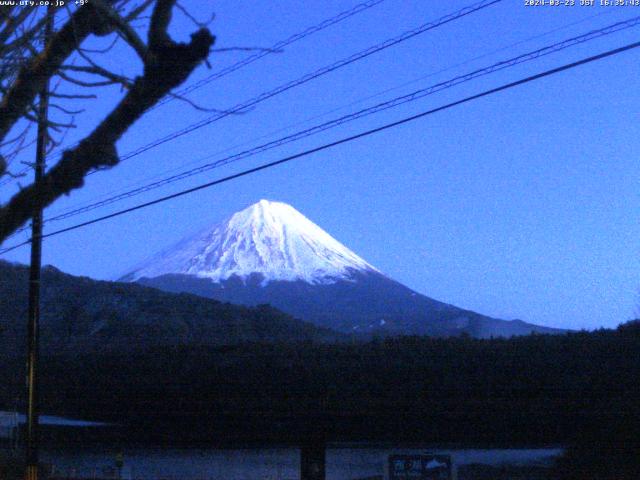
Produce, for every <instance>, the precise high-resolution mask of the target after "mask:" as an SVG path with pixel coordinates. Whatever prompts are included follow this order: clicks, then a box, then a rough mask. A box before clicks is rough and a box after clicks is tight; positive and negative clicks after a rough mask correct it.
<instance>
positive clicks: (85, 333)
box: [0, 261, 344, 355]
mask: <svg viewBox="0 0 640 480" xmlns="http://www.w3.org/2000/svg"><path fill="white" fill-rule="evenodd" d="M28 278H29V271H28V268H27V267H25V266H22V265H15V264H10V263H7V262H2V261H0V345H2V349H3V354H5V355H6V354H14V355H15V354H20V353H23V352H24V349H25V346H26V339H25V335H26V318H27V297H28ZM41 337H42V340H41V346H42V347H41V348H42V350H43V353H44V354H45V355H46V354H53V353H55V354H64V353H73V354H81V353H97V352H104V353H109V352H112V353H118V354H121V353H131V352H134V351H144V350H146V349H149V348H156V347H170V346H184V345H191V346H198V345H200V346H218V345H232V344H241V343H245V342H273V341H293V342H296V341H312V342H316V341H318V342H324V341H330V342H335V341H339V340H341V339H342V338H343V337H344V336H342V335H339V334H337V333H334V332H331V331H329V330H326V329H322V328H318V327H315V326H313V325H311V324H310V323H305V322H301V321H299V320H296V319H294V318H292V317H291V316H290V315H287V314H284V313H282V312H280V311H278V310H276V309H275V308H272V307H270V306H267V305H262V306H258V307H244V306H237V305H230V304H228V303H226V304H225V303H221V302H218V301H215V300H210V299H207V298H202V297H198V296H196V295H190V294H172V293H166V292H162V291H160V290H156V289H153V288H148V287H144V286H142V285H137V284H129V283H115V282H103V281H96V280H92V279H90V278H86V277H75V276H72V275H67V274H64V273H62V272H60V271H59V270H57V269H55V268H53V267H45V268H44V269H43V272H42V301H41Z"/></svg>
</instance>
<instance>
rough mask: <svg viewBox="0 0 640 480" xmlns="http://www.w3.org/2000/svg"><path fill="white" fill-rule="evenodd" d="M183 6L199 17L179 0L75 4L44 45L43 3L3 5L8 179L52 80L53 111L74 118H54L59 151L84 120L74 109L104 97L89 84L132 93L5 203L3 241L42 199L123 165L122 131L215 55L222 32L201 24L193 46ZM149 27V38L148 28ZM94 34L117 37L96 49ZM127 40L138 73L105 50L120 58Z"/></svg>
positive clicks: (3, 167)
mask: <svg viewBox="0 0 640 480" xmlns="http://www.w3.org/2000/svg"><path fill="white" fill-rule="evenodd" d="M174 8H177V9H180V10H181V11H182V12H184V13H185V14H187V15H188V16H189V17H191V15H190V14H188V12H187V11H186V10H185V9H184V8H183V7H182V6H181V5H179V4H177V2H176V0H141V1H139V2H137V3H136V2H132V1H131V0H90V2H87V3H85V4H83V5H81V6H80V7H78V8H77V9H75V10H73V11H72V10H70V9H68V10H64V9H60V10H59V11H58V12H56V16H57V22H56V23H57V24H60V25H59V28H55V29H54V32H53V33H52V34H51V36H50V38H49V41H47V42H44V41H43V32H44V28H45V24H46V20H47V13H46V12H45V11H44V10H45V9H44V8H43V7H40V8H27V7H21V6H0V62H1V64H0V93H1V94H2V101H1V102H0V154H1V155H0V179H2V177H3V176H4V177H5V178H8V176H16V175H19V174H20V172H19V171H16V170H15V168H13V165H12V161H13V159H15V158H16V156H17V155H18V154H19V152H20V151H22V150H23V149H25V148H26V147H27V146H29V144H30V141H29V139H30V138H32V137H33V135H32V130H33V129H32V128H31V127H32V125H33V124H34V123H37V121H38V117H37V112H38V109H37V101H38V94H39V92H40V91H41V90H42V89H43V87H44V86H45V84H46V82H47V81H49V80H51V81H52V84H53V88H52V93H51V99H52V100H51V107H52V111H53V110H55V111H57V112H58V113H59V114H60V115H62V116H63V118H64V120H57V119H56V120H51V119H50V120H48V127H49V130H50V132H52V133H51V135H49V138H48V144H49V148H54V147H56V146H57V145H59V144H61V142H62V138H61V136H63V135H64V132H65V131H66V129H68V128H72V127H74V126H75V125H74V116H75V115H77V114H79V113H80V110H77V109H76V107H75V106H76V105H78V104H80V105H81V104H82V102H84V101H88V100H89V99H91V98H95V94H93V93H92V92H90V91H89V89H91V88H94V87H103V86H108V85H120V86H121V88H122V89H123V90H124V91H125V93H124V95H123V97H122V98H121V100H120V101H119V102H118V103H117V104H116V105H114V106H113V108H112V109H111V111H110V112H109V113H108V114H107V115H106V117H105V118H104V119H103V120H102V121H101V122H100V123H99V124H98V125H97V126H96V127H95V128H94V129H93V131H91V132H90V133H89V134H88V135H86V136H85V137H84V138H83V139H82V140H81V141H79V142H78V143H76V144H75V145H74V146H72V147H69V148H67V149H66V150H64V151H63V152H62V154H61V155H60V157H59V160H58V161H57V163H55V165H53V166H51V168H50V169H49V170H48V171H47V172H46V174H45V175H44V177H43V180H42V182H41V183H40V184H38V185H34V184H31V185H28V186H25V187H24V188H22V189H21V190H20V191H19V192H17V193H16V194H15V195H13V196H12V197H11V198H10V199H9V200H8V201H7V202H6V203H5V204H3V205H0V243H2V242H3V241H4V240H5V239H6V238H7V237H8V236H9V235H11V234H12V233H13V232H15V231H16V230H17V229H18V228H19V227H21V226H22V225H23V224H25V223H26V222H27V221H28V220H29V219H30V217H31V215H32V212H33V211H34V209H35V208H36V206H37V205H38V204H40V205H41V206H42V207H46V206H48V205H50V204H51V203H53V202H54V201H55V200H56V199H57V198H59V197H60V196H62V195H65V194H69V193H70V192H71V191H72V190H74V189H77V188H80V187H81V186H82V185H83V183H84V178H85V176H86V175H87V174H88V173H89V172H90V171H92V170H97V169H105V168H111V167H113V166H115V165H117V164H118V162H119V157H118V152H117V150H116V142H117V141H118V140H119V139H120V137H121V136H122V135H123V134H124V133H125V132H126V131H127V130H128V129H129V128H130V127H131V126H132V125H133V124H134V123H135V122H136V121H137V120H138V119H139V118H140V117H141V116H142V115H143V114H144V113H145V112H146V111H147V110H148V109H150V108H151V107H153V106H154V105H155V104H156V103H157V102H158V101H159V100H160V99H161V98H163V97H164V96H165V95H168V94H169V95H170V94H171V90H172V89H174V88H176V87H177V86H179V85H181V84H182V83H183V82H184V81H185V80H186V79H187V77H188V76H189V75H190V74H191V73H192V72H193V70H194V69H195V68H196V67H197V66H198V65H200V64H201V63H203V62H205V61H206V59H207V57H208V55H209V52H210V50H211V47H212V45H213V43H214V40H215V39H214V37H213V36H212V34H211V33H210V31H209V30H208V28H206V26H205V25H202V24H198V25H199V28H198V30H197V31H196V32H194V33H193V34H192V35H191V40H190V41H189V42H188V43H179V42H176V41H174V40H172V38H171V37H170V36H169V34H168V28H169V24H170V21H171V15H172V12H173V10H174ZM63 14H64V15H63ZM194 21H195V20H194ZM141 29H142V30H144V31H145V32H146V41H145V40H143V37H142V36H140V35H139V33H138V31H139V30H141ZM92 36H96V37H105V38H106V40H109V41H110V42H111V44H110V46H108V47H107V48H104V49H102V50H96V49H89V48H88V47H86V43H87V41H88V39H89V38H90V37H92ZM106 40H105V41H106ZM118 41H120V42H121V43H122V42H124V44H125V45H126V46H127V47H128V48H129V49H130V50H131V51H132V52H133V53H132V54H133V55H135V56H137V57H138V58H139V60H140V63H141V67H142V71H141V72H140V74H139V75H138V76H136V77H134V78H128V77H126V76H124V75H122V74H119V73H116V72H114V71H113V70H112V69H109V68H107V67H105V66H102V65H101V64H100V63H101V62H100V59H101V57H100V56H101V55H102V56H108V55H112V48H113V45H114V44H115V43H116V42H118ZM68 86H72V87H73V88H72V89H69V88H66V87H68ZM65 88H66V90H65ZM70 103H72V104H73V105H74V108H73V109H72V108H70V107H69V104H70Z"/></svg>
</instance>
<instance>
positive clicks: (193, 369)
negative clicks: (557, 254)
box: [0, 323, 640, 446]
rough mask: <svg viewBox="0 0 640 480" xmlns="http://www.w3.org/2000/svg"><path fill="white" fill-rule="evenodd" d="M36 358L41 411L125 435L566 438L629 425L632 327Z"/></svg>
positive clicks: (13, 387)
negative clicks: (102, 424) (117, 428)
mask: <svg viewBox="0 0 640 480" xmlns="http://www.w3.org/2000/svg"><path fill="white" fill-rule="evenodd" d="M42 366H43V369H42V383H43V385H42V405H43V411H44V412H47V413H51V414H59V415H67V416H72V417H82V418H88V419H99V420H105V421H109V422H115V423H118V424H120V425H122V426H125V427H126V429H127V432H128V433H127V436H129V438H132V439H133V438H136V435H137V436H138V437H139V438H140V439H145V438H152V437H153V438H164V437H167V438H171V439H172V441H173V442H178V441H184V442H194V441H204V442H206V443H211V442H221V441H223V440H222V439H224V440H225V441H232V440H238V441H243V440H255V441H262V440H278V441H286V442H289V441H291V442H295V441H296V439H298V438H301V437H307V436H309V435H318V436H323V437H325V438H327V439H329V440H405V441H421V442H424V441H427V442H428V441H434V442H439V443H443V442H455V443H460V442H462V443H468V444H505V445H510V446H513V445H526V444H542V443H566V442H570V441H571V439H572V438H573V437H574V436H575V434H576V432H578V431H581V430H584V431H587V430H589V429H593V428H597V426H598V425H607V424H610V423H612V422H619V423H620V422H621V423H622V424H624V425H626V426H628V427H630V428H631V427H633V428H635V426H637V424H638V409H637V408H636V406H635V404H636V403H637V398H638V393H639V390H640V387H639V385H638V372H640V328H639V326H638V324H637V323H631V324H628V325H625V326H624V327H620V328H619V329H617V330H600V331H596V332H592V333H587V332H581V333H571V334H567V335H563V336H548V335H533V336H528V337H517V338H512V339H491V340H475V339H471V338H453V339H433V338H424V337H404V338H395V339H384V340H377V341H372V342H369V343H364V344H358V343H355V344H340V345H327V344H313V343H310V342H308V343H298V344H245V345H239V346H232V347H218V348H212V347H201V348H195V347H172V348H162V349H157V350H153V351H146V352H144V353H137V354H132V355H126V356H124V355H122V356H106V355H103V356H80V357H70V356H64V357H57V356H49V357H45V358H43V360H42ZM23 369H24V367H23V365H22V362H21V361H20V360H15V359H14V360H10V359H5V360H3V361H2V362H1V364H0V370H1V371H0V374H1V376H2V378H6V379H9V381H8V382H6V383H4V386H3V388H2V392H1V395H2V397H1V399H0V400H1V402H2V404H3V406H4V407H12V406H13V405H14V399H15V397H16V396H18V395H21V394H22V393H23V391H22V388H23V387H22V383H23V382H22V379H23V374H24V372H23ZM638 431H639V432H640V430H638ZM131 432H134V433H135V434H132V433H131Z"/></svg>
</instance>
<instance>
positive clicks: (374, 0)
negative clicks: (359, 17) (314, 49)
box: [152, 0, 384, 109]
mask: <svg viewBox="0 0 640 480" xmlns="http://www.w3.org/2000/svg"><path fill="white" fill-rule="evenodd" d="M383 1H384V0H369V1H368V2H364V3H360V4H358V5H356V6H355V7H353V8H351V9H349V10H345V11H344V12H340V13H339V14H337V15H335V16H333V17H331V18H328V19H326V20H324V21H322V22H320V23H319V24H317V25H314V26H311V27H309V28H307V29H305V30H303V31H302V32H299V33H295V34H293V35H291V36H290V37H288V38H286V39H284V40H281V41H279V42H276V43H274V44H273V45H272V46H271V47H269V48H268V49H266V50H263V51H260V52H257V53H254V54H252V55H249V56H248V57H245V58H243V59H242V60H239V61H238V62H236V63H234V64H232V65H229V66H228V67H225V68H222V69H220V70H218V71H217V72H214V73H212V74H211V75H209V76H208V77H206V78H203V79H202V80H199V81H197V82H196V83H194V84H193V85H190V86H187V87H185V88H183V89H182V90H179V91H178V92H177V94H178V95H186V94H189V93H191V92H193V91H195V90H197V89H199V88H201V87H203V86H205V85H207V84H209V83H211V82H213V81H214V80H217V79H219V78H222V77H224V76H225V75H228V74H230V73H232V72H235V71H236V70H239V69H241V68H242V67H245V66H247V65H249V64H251V63H253V62H255V61H256V60H259V59H261V58H263V57H265V56H267V55H270V54H272V53H274V52H277V51H279V50H282V49H283V48H284V47H286V46H288V45H291V44H292V43H295V42H297V41H298V40H302V39H303V38H305V37H308V36H310V35H313V34H314V33H317V32H320V31H322V30H324V29H325V28H328V27H330V26H331V25H335V24H336V23H339V22H341V21H343V20H346V19H347V18H350V17H352V16H354V15H356V14H358V13H360V12H363V11H365V10H368V9H369V8H371V7H374V6H376V5H378V4H380V3H382V2H383ZM172 100H175V97H167V98H165V99H164V100H162V101H161V102H159V103H158V104H156V105H155V106H154V107H153V108H152V109H154V108H156V107H159V106H161V105H164V104H165V103H168V102H170V101H172Z"/></svg>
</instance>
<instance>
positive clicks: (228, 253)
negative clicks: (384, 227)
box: [125, 200, 378, 284]
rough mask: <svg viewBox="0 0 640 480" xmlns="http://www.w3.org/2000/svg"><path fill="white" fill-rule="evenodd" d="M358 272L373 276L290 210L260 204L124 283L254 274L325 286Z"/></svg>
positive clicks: (152, 260)
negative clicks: (168, 276) (183, 276)
mask: <svg viewBox="0 0 640 480" xmlns="http://www.w3.org/2000/svg"><path fill="white" fill-rule="evenodd" d="M363 270H364V271H376V272H377V271H378V270H377V269H376V268H375V267H373V266H372V265H370V264H369V263H367V262H366V261H364V260H363V259H362V258H360V257H359V256H358V255H356V254H355V253H353V252H352V251H351V250H349V249H348V248H347V247H345V246H344V245H342V244H341V243H340V242H338V241H337V240H335V239H334V238H333V237H331V235H329V234H328V233H327V232H325V231H324V230H322V229H321V228H320V227H318V226H317V225H316V224H315V223H313V222H312V221H310V220H309V219H308V218H306V217H305V216H304V215H302V214H301V213H300V212H298V211H297V210H296V209H295V208H293V207H291V206H290V205H287V204H286V203H281V202H272V201H268V200H260V201H259V202H257V203H254V204H253V205H251V206H249V207H247V208H245V209H244V210H242V211H240V212H236V213H235V214H233V215H232V216H231V217H230V218H229V219H227V220H226V221H224V222H222V223H221V224H219V225H216V226H214V227H213V228H209V229H207V230H206V231H204V232H202V233H200V234H198V235H196V236H194V237H191V238H187V239H184V240H182V241H181V242H179V243H178V244H176V245H174V246H173V247H171V248H168V249H167V250H165V251H163V252H161V253H159V254H157V255H155V256H154V257H151V258H150V259H149V260H147V261H145V262H144V263H143V264H142V265H140V266H139V267H138V268H136V269H135V270H134V271H133V272H131V274H129V275H127V276H126V277H125V278H126V279H127V280H129V281H135V280H138V279H140V278H142V277H148V278H153V277H158V276H160V275H165V274H171V273H174V274H187V275H195V276H198V277H203V278H210V279H212V280H214V281H221V280H226V279H228V278H229V277H231V276H233V275H237V276H239V277H241V278H247V277H248V276H249V275H251V274H252V273H259V274H262V276H263V278H264V280H263V283H267V282H269V281H271V280H288V281H293V280H303V281H306V282H308V283H312V284H318V283H325V284H326V283H334V282H335V281H336V280H338V279H348V278H349V277H350V276H351V274H352V273H353V271H363Z"/></svg>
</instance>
